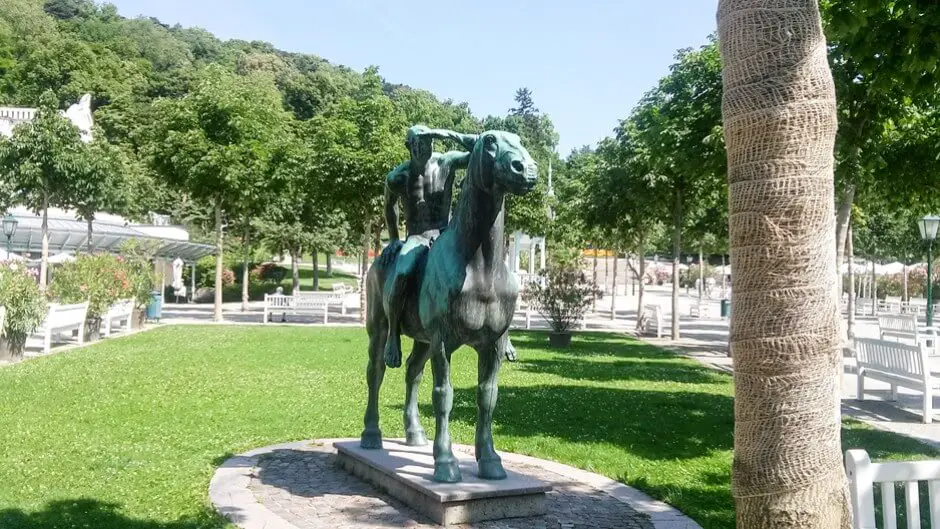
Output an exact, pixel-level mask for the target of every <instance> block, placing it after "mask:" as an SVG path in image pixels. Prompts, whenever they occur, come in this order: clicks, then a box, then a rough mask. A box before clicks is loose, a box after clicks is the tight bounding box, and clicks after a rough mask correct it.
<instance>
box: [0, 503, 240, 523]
mask: <svg viewBox="0 0 940 529" xmlns="http://www.w3.org/2000/svg"><path fill="white" fill-rule="evenodd" d="M120 510H121V506H120V505H118V504H114V503H104V502H100V501H97V500H92V499H86V498H80V499H74V500H61V501H54V502H49V503H48V504H46V506H45V508H43V509H42V510H41V511H36V512H24V511H22V510H19V509H7V510H3V511H0V527H2V528H3V529H77V528H82V529H84V528H88V529H222V528H223V527H226V526H227V521H226V520H225V519H223V518H222V517H221V516H219V515H216V514H215V513H213V512H211V511H209V510H208V509H207V510H206V512H205V513H204V514H202V515H200V516H199V517H197V518H193V519H183V520H178V521H175V522H154V521H149V520H138V519H133V518H128V517H126V516H124V515H123V514H121V512H120Z"/></svg>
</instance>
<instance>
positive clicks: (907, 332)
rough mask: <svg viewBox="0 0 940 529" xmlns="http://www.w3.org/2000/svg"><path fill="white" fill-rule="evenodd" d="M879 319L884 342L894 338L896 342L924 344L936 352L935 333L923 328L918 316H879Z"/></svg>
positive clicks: (879, 329)
mask: <svg viewBox="0 0 940 529" xmlns="http://www.w3.org/2000/svg"><path fill="white" fill-rule="evenodd" d="M877 317H878V331H879V333H880V335H881V339H882V340H884V339H887V338H894V339H895V341H902V340H903V341H905V342H907V343H911V344H918V343H922V344H924V345H925V346H929V347H928V349H929V350H931V351H932V350H934V348H935V343H936V336H935V332H934V331H933V329H928V328H926V327H924V326H921V325H920V323H919V322H918V319H917V315H916V314H879V315H878V316H877ZM928 342H929V343H928Z"/></svg>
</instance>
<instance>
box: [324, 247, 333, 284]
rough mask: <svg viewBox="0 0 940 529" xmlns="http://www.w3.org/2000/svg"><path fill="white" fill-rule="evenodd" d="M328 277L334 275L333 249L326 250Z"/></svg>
mask: <svg viewBox="0 0 940 529" xmlns="http://www.w3.org/2000/svg"><path fill="white" fill-rule="evenodd" d="M326 277H333V250H332V249H331V250H330V251H328V252H326Z"/></svg>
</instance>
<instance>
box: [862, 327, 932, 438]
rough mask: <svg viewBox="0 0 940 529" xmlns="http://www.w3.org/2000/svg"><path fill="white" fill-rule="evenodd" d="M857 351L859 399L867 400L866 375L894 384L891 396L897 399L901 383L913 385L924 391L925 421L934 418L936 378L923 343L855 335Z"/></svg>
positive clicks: (911, 387)
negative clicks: (911, 343)
mask: <svg viewBox="0 0 940 529" xmlns="http://www.w3.org/2000/svg"><path fill="white" fill-rule="evenodd" d="M855 355H856V357H857V360H858V400H865V379H866V378H871V379H874V380H880V381H882V382H887V383H888V384H889V385H890V386H891V398H892V400H896V399H897V393H898V387H905V388H908V389H913V390H915V391H919V392H920V393H922V394H923V404H922V408H923V415H924V419H923V420H924V423H927V424H929V423H930V422H932V420H933V394H934V390H935V389H937V380H936V379H935V378H933V377H932V376H931V373H930V359H929V357H928V355H927V350H926V349H924V347H923V346H922V345H919V344H917V345H908V344H905V343H900V342H888V341H884V340H872V339H868V338H856V339H855Z"/></svg>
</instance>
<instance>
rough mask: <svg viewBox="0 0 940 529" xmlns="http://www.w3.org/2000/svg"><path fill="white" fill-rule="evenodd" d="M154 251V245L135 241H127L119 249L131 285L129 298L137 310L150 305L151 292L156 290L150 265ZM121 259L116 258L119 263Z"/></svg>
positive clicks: (155, 279)
mask: <svg viewBox="0 0 940 529" xmlns="http://www.w3.org/2000/svg"><path fill="white" fill-rule="evenodd" d="M155 249H156V245H155V244H154V243H146V242H139V241H137V240H135V239H131V240H129V241H127V242H126V243H125V244H124V246H123V247H122V248H121V252H122V253H123V263H124V269H125V270H126V272H127V278H128V280H129V281H130V283H131V288H130V292H131V295H130V296H129V297H131V298H133V299H134V306H135V307H137V308H139V309H140V308H144V307H147V306H148V305H150V302H151V300H152V298H151V292H153V291H154V290H155V289H156V288H157V274H156V273H155V272H154V270H153V264H152V263H151V260H152V259H153V255H154V251H155ZM121 259H122V258H118V260H119V261H120V260H121Z"/></svg>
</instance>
